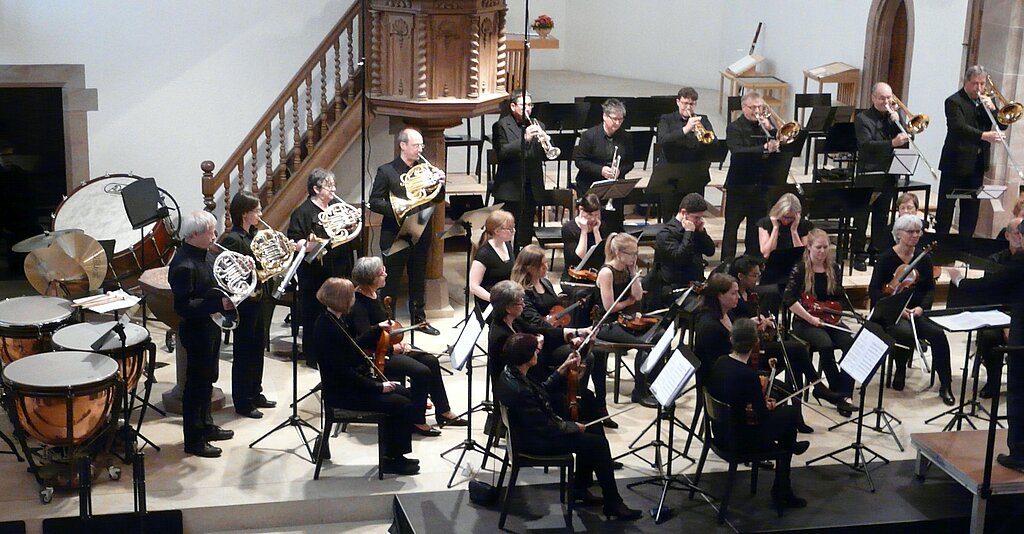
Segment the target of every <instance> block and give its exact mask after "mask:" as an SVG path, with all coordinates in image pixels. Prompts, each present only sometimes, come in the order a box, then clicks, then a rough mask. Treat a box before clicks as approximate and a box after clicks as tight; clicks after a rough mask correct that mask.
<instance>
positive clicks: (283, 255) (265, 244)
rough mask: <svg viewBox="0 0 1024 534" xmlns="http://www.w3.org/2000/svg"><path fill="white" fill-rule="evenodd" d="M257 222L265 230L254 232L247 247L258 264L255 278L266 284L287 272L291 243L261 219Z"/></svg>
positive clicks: (290, 255)
mask: <svg viewBox="0 0 1024 534" xmlns="http://www.w3.org/2000/svg"><path fill="white" fill-rule="evenodd" d="M259 221H260V224H262V225H263V226H265V227H266V228H264V229H263V230H260V231H258V232H256V235H255V236H253V238H252V243H250V245H249V246H250V248H252V255H253V256H255V257H256V261H257V262H259V266H258V267H257V268H256V277H257V279H259V281H260V282H266V281H267V280H269V279H271V278H273V277H275V276H277V275H279V274H281V273H283V272H285V271H287V270H288V267H289V266H290V265H291V263H292V257H293V254H292V242H291V240H290V239H288V237H287V236H285V235H284V234H283V233H281V232H278V231H277V230H274V229H273V228H272V227H271V226H270V225H269V224H267V223H266V221H264V220H263V219H262V218H261V219H260V220H259Z"/></svg>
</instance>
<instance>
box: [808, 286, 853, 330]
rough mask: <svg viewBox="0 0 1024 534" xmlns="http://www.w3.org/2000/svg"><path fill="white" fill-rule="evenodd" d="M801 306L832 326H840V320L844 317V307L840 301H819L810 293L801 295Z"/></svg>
mask: <svg viewBox="0 0 1024 534" xmlns="http://www.w3.org/2000/svg"><path fill="white" fill-rule="evenodd" d="M800 304H801V305H802V306H803V307H804V309H805V310H807V313H809V314H811V315H812V316H814V317H817V318H818V319H820V320H821V321H822V322H825V323H828V324H831V325H837V324H839V319H840V318H841V317H842V315H843V305H842V304H840V303H839V301H836V300H818V299H816V298H814V296H812V295H811V294H810V293H804V294H803V295H800Z"/></svg>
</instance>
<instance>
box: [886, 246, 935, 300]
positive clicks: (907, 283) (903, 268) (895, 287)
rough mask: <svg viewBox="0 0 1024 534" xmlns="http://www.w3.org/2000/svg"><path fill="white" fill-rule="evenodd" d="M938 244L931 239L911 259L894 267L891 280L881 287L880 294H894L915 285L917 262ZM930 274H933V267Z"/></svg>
mask: <svg viewBox="0 0 1024 534" xmlns="http://www.w3.org/2000/svg"><path fill="white" fill-rule="evenodd" d="M936 245H938V241H932V242H931V243H929V244H928V246H926V247H924V248H923V249H921V253H920V254H918V255H917V256H916V257H915V258H914V260H913V261H911V262H910V263H904V264H903V265H900V266H899V267H897V268H896V272H895V273H893V275H892V280H890V281H889V283H887V284H885V286H883V287H882V294H883V295H885V296H889V295H895V294H897V293H900V292H902V291H904V290H907V289H910V288H912V287H914V286H915V285H917V280H918V278H917V270H915V267H917V264H918V263H919V262H920V261H921V259H922V258H924V257H925V255H927V254H929V253H931V251H932V250H933V249H934V248H935V246H936ZM932 274H933V275H934V274H935V273H934V269H933V272H932Z"/></svg>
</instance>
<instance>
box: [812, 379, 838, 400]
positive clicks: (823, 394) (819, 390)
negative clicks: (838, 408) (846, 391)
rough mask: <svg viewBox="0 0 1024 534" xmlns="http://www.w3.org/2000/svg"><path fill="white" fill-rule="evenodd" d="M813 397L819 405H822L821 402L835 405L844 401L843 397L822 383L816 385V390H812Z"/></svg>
mask: <svg viewBox="0 0 1024 534" xmlns="http://www.w3.org/2000/svg"><path fill="white" fill-rule="evenodd" d="M811 396H813V397H814V398H815V399H817V400H818V404H819V405H820V404H821V401H825V402H827V403H829V404H833V405H835V404H838V403H839V401H840V400H842V399H843V396H842V395H840V394H838V393H836V392H834V391H832V390H831V389H828V388H827V387H825V385H824V384H822V383H820V382H819V383H817V384H815V385H814V388H813V389H812V390H811Z"/></svg>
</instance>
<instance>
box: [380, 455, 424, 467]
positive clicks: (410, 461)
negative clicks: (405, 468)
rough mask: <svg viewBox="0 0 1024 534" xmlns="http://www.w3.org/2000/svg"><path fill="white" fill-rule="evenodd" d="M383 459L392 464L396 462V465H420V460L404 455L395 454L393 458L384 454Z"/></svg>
mask: <svg viewBox="0 0 1024 534" xmlns="http://www.w3.org/2000/svg"><path fill="white" fill-rule="evenodd" d="M384 461H385V462H390V463H393V464H396V465H397V464H405V465H420V461H419V460H417V459H416V458H406V457H405V456H396V457H394V458H390V457H387V456H385V457H384Z"/></svg>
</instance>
